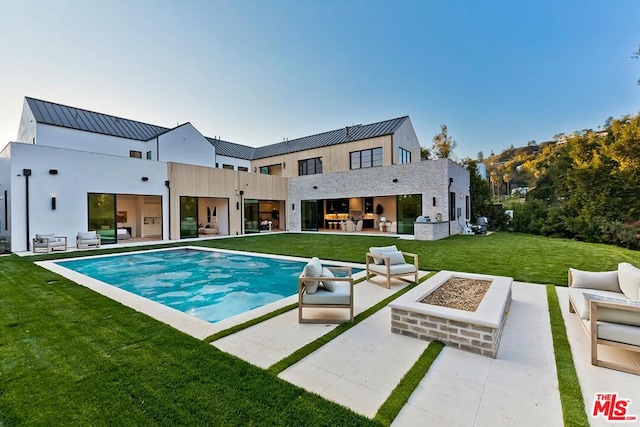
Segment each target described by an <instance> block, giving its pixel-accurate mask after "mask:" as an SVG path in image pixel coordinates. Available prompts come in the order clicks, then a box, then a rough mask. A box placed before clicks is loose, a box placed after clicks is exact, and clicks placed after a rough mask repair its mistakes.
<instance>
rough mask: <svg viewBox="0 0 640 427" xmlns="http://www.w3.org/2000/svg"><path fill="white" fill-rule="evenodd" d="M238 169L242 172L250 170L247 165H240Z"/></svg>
mask: <svg viewBox="0 0 640 427" xmlns="http://www.w3.org/2000/svg"><path fill="white" fill-rule="evenodd" d="M238 170H239V171H242V172H249V168H248V167H246V166H238Z"/></svg>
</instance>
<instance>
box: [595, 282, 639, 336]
mask: <svg viewBox="0 0 640 427" xmlns="http://www.w3.org/2000/svg"><path fill="white" fill-rule="evenodd" d="M583 296H584V299H585V301H586V303H587V307H589V306H590V301H604V302H611V303H615V304H620V305H631V306H635V307H640V301H631V300H628V299H626V298H611V297H609V296H604V295H597V294H592V293H588V292H585V293H584V294H583ZM598 322H610V323H620V324H623V325H631V326H640V311H637V312H636V311H626V310H616V309H615V308H609V307H598ZM638 332H639V333H640V331H638Z"/></svg>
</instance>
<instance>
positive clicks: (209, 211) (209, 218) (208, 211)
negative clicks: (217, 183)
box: [207, 206, 211, 222]
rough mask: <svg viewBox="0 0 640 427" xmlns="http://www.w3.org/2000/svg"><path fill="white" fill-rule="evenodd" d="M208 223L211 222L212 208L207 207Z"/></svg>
mask: <svg viewBox="0 0 640 427" xmlns="http://www.w3.org/2000/svg"><path fill="white" fill-rule="evenodd" d="M207 222H211V208H210V207H209V206H207Z"/></svg>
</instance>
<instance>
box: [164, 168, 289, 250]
mask: <svg viewBox="0 0 640 427" xmlns="http://www.w3.org/2000/svg"><path fill="white" fill-rule="evenodd" d="M167 168H168V176H169V182H170V187H171V198H170V200H169V209H170V211H171V233H170V235H171V237H170V238H171V239H172V240H174V239H179V238H180V196H191V197H218V198H223V199H228V200H229V234H231V235H235V234H236V232H237V233H240V230H241V228H240V227H241V220H240V213H239V212H238V211H237V210H236V202H239V201H240V196H238V195H236V190H242V191H244V194H243V195H242V200H245V199H258V200H285V201H286V200H287V179H286V178H283V177H279V176H272V175H261V174H253V173H246V172H238V171H232V170H228V169H216V168H207V167H203V166H193V165H186V164H181V163H171V162H169V163H168V164H167ZM221 214H223V213H222V212H218V215H221ZM283 220H285V219H284V218H283Z"/></svg>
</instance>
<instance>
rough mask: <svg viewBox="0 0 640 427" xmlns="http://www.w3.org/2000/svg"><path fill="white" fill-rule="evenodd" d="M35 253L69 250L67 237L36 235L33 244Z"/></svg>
mask: <svg viewBox="0 0 640 427" xmlns="http://www.w3.org/2000/svg"><path fill="white" fill-rule="evenodd" d="M32 249H33V253H38V252H46V253H50V252H52V251H66V250H67V236H56V235H55V233H45V234H36V237H34V238H33V242H32Z"/></svg>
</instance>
